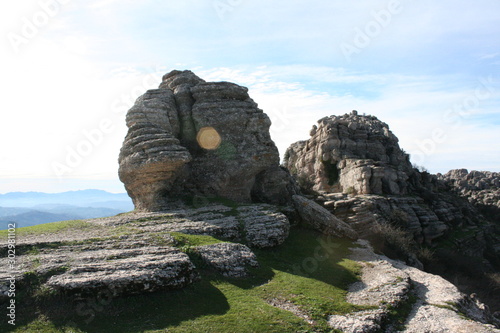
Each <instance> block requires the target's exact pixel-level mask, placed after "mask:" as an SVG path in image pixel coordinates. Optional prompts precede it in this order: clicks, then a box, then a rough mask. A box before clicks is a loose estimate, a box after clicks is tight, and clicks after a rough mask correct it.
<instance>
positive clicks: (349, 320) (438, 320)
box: [329, 240, 500, 333]
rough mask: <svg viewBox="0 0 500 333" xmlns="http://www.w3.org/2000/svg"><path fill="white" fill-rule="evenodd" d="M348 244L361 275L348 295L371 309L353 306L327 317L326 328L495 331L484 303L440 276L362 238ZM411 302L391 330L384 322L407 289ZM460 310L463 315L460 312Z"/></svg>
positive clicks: (432, 332)
mask: <svg viewBox="0 0 500 333" xmlns="http://www.w3.org/2000/svg"><path fill="white" fill-rule="evenodd" d="M358 243H360V244H361V245H362V247H358V248H353V249H352V253H351V255H350V259H352V260H356V261H358V262H359V263H360V264H361V265H362V266H363V268H362V278H361V281H360V282H356V283H354V284H352V285H351V286H350V287H349V292H348V295H347V300H348V301H349V302H351V303H353V304H358V305H372V306H376V307H377V308H375V309H373V310H365V311H358V312H354V313H350V314H347V315H333V316H330V318H329V324H330V326H331V327H333V328H336V329H340V330H342V331H343V332H347V333H367V332H379V331H380V330H381V329H383V330H384V332H412V333H417V332H419V333H420V332H429V333H438V332H450V333H452V332H453V333H454V332H481V333H482V332H484V333H486V332H500V330H499V329H497V328H495V327H494V326H493V325H491V324H488V322H494V321H495V320H494V318H493V317H492V316H491V314H489V312H488V311H487V309H486V308H485V306H484V305H483V304H481V303H479V302H477V301H474V300H472V299H471V298H470V297H468V296H466V295H465V294H463V293H461V292H460V291H459V290H458V289H457V288H456V287H455V286H454V285H453V284H452V283H450V282H448V281H446V280H445V279H443V278H441V277H440V276H437V275H433V274H429V273H426V272H423V271H421V270H419V269H417V268H414V267H409V266H407V265H405V264H403V263H402V262H400V261H395V260H391V259H389V258H387V257H385V256H382V255H377V254H375V253H374V252H373V250H372V249H371V247H370V246H369V244H368V242H367V241H364V240H360V241H358ZM410 292H411V293H413V295H415V296H416V301H415V303H414V304H413V305H412V309H411V311H410V313H409V315H408V317H407V318H406V321H405V328H404V329H402V330H396V329H395V328H394V327H393V326H392V325H391V323H390V322H389V321H388V320H389V317H388V312H389V311H390V309H391V308H394V307H397V306H398V305H400V304H403V303H404V302H405V301H406V300H407V298H408V296H409V294H410ZM463 314H465V316H464V315H463Z"/></svg>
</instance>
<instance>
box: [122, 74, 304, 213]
mask: <svg viewBox="0 0 500 333" xmlns="http://www.w3.org/2000/svg"><path fill="white" fill-rule="evenodd" d="M270 125H271V121H270V120H269V117H268V116H267V115H266V114H265V113H264V112H263V111H262V110H261V109H259V108H258V107H257V104H256V103H255V102H254V101H253V100H252V99H251V98H250V97H249V95H248V89H247V88H245V87H242V86H239V85H236V84H233V83H229V82H205V81H204V80H202V79H200V78H199V77H197V76H196V75H195V74H194V73H192V72H191V71H182V72H181V71H172V72H170V73H168V74H166V75H165V76H164V77H163V82H162V83H161V84H160V87H159V89H154V90H149V91H147V92H146V93H145V94H144V95H143V96H141V97H139V98H138V99H137V101H136V103H135V105H134V106H133V107H132V108H131V109H130V110H129V112H128V114H127V126H128V128H129V131H128V133H127V136H126V138H125V141H124V143H123V147H122V150H121V152H120V157H119V164H120V169H119V175H120V179H121V180H122V182H123V183H124V184H125V188H126V189H127V192H128V193H129V195H130V196H131V197H132V199H133V201H134V204H135V207H136V209H139V210H145V211H158V210H162V209H165V208H168V207H170V206H171V201H172V200H174V201H175V200H176V199H177V198H178V196H180V195H182V196H186V195H205V196H218V197H223V198H228V199H232V200H235V201H239V202H250V201H251V199H252V196H253V197H254V199H257V200H261V201H264V202H268V203H278V204H282V203H290V202H291V195H293V194H295V193H296V192H297V189H296V187H295V186H294V183H293V181H292V179H291V177H290V175H289V174H288V172H287V171H286V170H284V169H280V168H279V155H278V150H277V148H276V146H275V144H274V142H273V141H272V140H271V137H270V135H269V126H270ZM253 192H254V194H252V193H253ZM276 194H279V195H280V196H279V197H276V196H275V195H276Z"/></svg>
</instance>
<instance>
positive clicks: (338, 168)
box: [284, 111, 412, 194]
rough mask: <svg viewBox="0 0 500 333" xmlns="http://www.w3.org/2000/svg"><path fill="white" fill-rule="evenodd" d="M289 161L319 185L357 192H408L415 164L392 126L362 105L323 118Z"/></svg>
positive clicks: (299, 175)
mask: <svg viewBox="0 0 500 333" xmlns="http://www.w3.org/2000/svg"><path fill="white" fill-rule="evenodd" d="M284 165H285V167H287V168H288V169H289V170H290V171H291V172H292V173H293V174H294V175H296V176H297V178H298V179H299V180H303V181H304V182H306V183H311V184H312V188H313V189H314V190H316V191H327V192H344V193H357V194H405V193H406V192H407V180H408V173H409V172H410V171H411V169H412V167H411V164H410V163H409V156H408V155H407V154H405V153H404V152H403V151H402V150H401V149H400V148H399V145H398V138H397V137H396V136H395V135H394V134H393V133H392V132H391V131H390V130H389V126H388V125H387V124H385V123H383V122H381V121H379V120H378V119H377V118H375V117H373V116H360V115H358V114H357V112H356V111H353V112H352V113H351V114H346V115H343V116H330V117H325V118H322V119H320V120H318V126H316V125H314V127H313V129H312V130H311V138H309V140H307V141H299V142H297V143H294V144H292V145H291V146H290V148H288V150H287V152H286V153H285V161H284Z"/></svg>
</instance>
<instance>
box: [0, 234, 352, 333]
mask: <svg viewBox="0 0 500 333" xmlns="http://www.w3.org/2000/svg"><path fill="white" fill-rule="evenodd" d="M174 237H176V239H178V240H182V242H180V244H181V245H182V247H183V248H186V245H198V244H202V243H205V242H207V241H208V242H212V240H210V239H208V240H207V239H196V236H186V237H184V238H183V236H182V235H181V234H176V235H174ZM193 237H194V238H193ZM350 246H352V243H350V242H349V241H346V240H342V239H333V238H332V239H329V238H327V237H325V236H321V235H319V234H318V233H316V232H313V231H310V230H304V229H297V228H294V229H292V231H291V234H290V237H289V238H288V240H287V241H286V242H285V244H283V245H281V246H279V247H276V248H273V249H266V250H255V253H256V255H257V257H258V261H259V263H260V267H259V268H257V269H252V271H251V275H250V277H249V278H247V279H238V280H236V279H228V278H223V277H222V276H221V275H218V274H217V273H215V272H213V271H210V270H208V269H206V268H202V269H201V270H200V273H201V277H202V279H201V280H200V281H199V282H196V283H194V284H193V285H191V286H189V287H187V288H184V289H182V290H178V291H164V292H157V293H152V294H144V295H136V296H129V297H122V298H116V299H111V298H110V297H109V296H108V295H106V294H100V295H96V296H95V297H94V298H87V299H76V298H75V297H62V296H58V295H50V294H45V293H43V291H42V292H41V291H40V290H37V288H36V287H35V288H32V290H30V291H28V290H25V291H24V292H21V293H20V294H19V295H18V297H17V299H16V304H17V311H16V317H17V318H16V326H15V327H12V326H11V325H7V324H6V320H5V319H4V320H2V323H0V331H2V332H37V333H38V332H66V333H69V332H74V333H77V332H78V333H80V332H120V333H122V332H123V333H127V332H130V333H132V332H148V333H152V332H217V333H223V332H335V331H333V330H331V329H330V328H328V326H327V324H326V322H327V319H328V316H329V315H330V314H339V313H346V312H349V311H353V310H356V309H359V307H356V306H354V305H351V304H349V303H346V302H345V294H346V287H347V285H348V284H350V283H352V282H354V281H356V279H357V274H358V273H359V267H358V266H357V264H356V263H355V262H353V261H350V260H347V259H344V258H345V256H346V255H347V254H348V248H349V247H350ZM188 247H189V246H188ZM276 298H277V299H285V300H288V301H291V302H293V303H294V304H296V305H297V306H298V307H300V308H301V309H302V310H303V311H304V312H305V313H307V314H308V315H309V316H310V317H311V318H312V319H313V320H314V321H315V324H308V323H307V322H306V321H304V320H303V319H301V318H299V317H297V316H295V315H294V314H292V313H290V312H288V311H285V310H281V309H278V308H276V307H273V306H271V305H269V304H268V302H267V300H270V299H276ZM2 307H3V306H2Z"/></svg>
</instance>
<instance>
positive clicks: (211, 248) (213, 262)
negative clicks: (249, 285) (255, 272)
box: [195, 243, 259, 278]
mask: <svg viewBox="0 0 500 333" xmlns="http://www.w3.org/2000/svg"><path fill="white" fill-rule="evenodd" d="M195 251H196V252H197V253H198V254H199V255H200V257H201V258H202V259H203V261H204V262H205V263H207V264H208V265H209V266H210V267H212V268H214V269H215V270H216V271H218V272H220V273H221V274H222V275H224V276H226V277H232V278H240V277H246V276H247V275H248V274H247V266H252V267H257V266H258V265H259V263H258V262H257V257H256V256H255V254H254V253H253V252H252V251H251V250H250V249H249V248H248V247H247V246H245V245H243V244H235V243H218V244H211V245H204V246H198V247H196V249H195Z"/></svg>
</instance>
